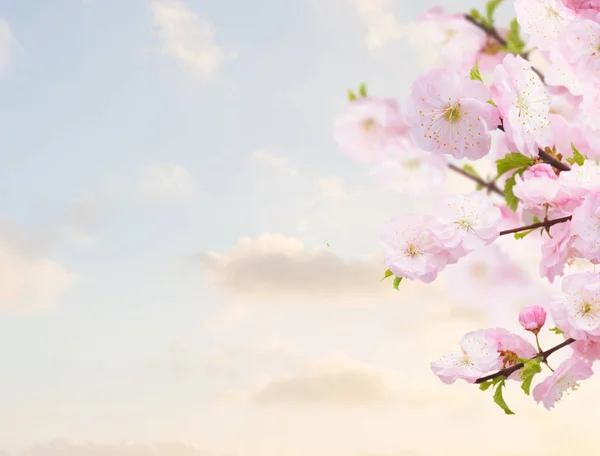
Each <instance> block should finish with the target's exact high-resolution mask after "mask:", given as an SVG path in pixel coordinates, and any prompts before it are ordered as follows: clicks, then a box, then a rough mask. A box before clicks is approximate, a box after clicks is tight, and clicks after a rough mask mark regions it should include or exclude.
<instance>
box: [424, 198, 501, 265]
mask: <svg viewBox="0 0 600 456" xmlns="http://www.w3.org/2000/svg"><path fill="white" fill-rule="evenodd" d="M435 219H436V223H435V225H433V226H432V228H431V230H432V232H433V233H434V234H435V236H436V238H437V240H438V242H439V243H440V245H441V246H442V247H443V248H445V249H447V250H448V251H450V252H452V254H453V255H454V256H455V258H458V257H460V256H463V255H465V254H466V253H468V252H471V251H473V250H475V249H478V248H480V247H483V246H485V245H488V244H491V243H492V242H494V240H495V239H496V238H497V237H498V234H499V232H500V223H501V221H502V214H501V212H500V210H499V209H498V208H497V207H496V206H494V204H493V203H492V201H491V200H490V199H489V198H488V197H487V196H486V195H485V194H483V193H482V192H475V193H471V194H468V195H454V196H447V197H446V198H445V199H444V200H443V201H442V203H441V204H440V206H439V209H438V210H437V212H436V217H435Z"/></svg>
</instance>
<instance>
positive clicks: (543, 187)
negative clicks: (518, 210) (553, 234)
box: [513, 163, 561, 216]
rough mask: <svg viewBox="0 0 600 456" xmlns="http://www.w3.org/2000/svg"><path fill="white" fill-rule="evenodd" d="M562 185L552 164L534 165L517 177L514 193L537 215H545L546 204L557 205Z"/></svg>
mask: <svg viewBox="0 0 600 456" xmlns="http://www.w3.org/2000/svg"><path fill="white" fill-rule="evenodd" d="M560 189H561V186H560V183H559V182H558V176H557V175H556V173H555V172H554V170H553V169H552V166H550V165H548V164H546V163H539V164H537V165H533V166H531V167H529V168H527V170H526V171H525V172H524V173H523V174H521V175H520V176H519V175H517V176H516V177H515V186H514V187H513V193H514V194H515V196H516V197H517V198H519V199H520V200H521V201H522V202H523V204H524V205H525V206H526V207H527V208H528V209H530V210H532V211H533V212H534V213H535V214H536V215H538V216H539V215H542V216H544V215H545V208H546V205H556V203H557V200H558V196H559V192H560Z"/></svg>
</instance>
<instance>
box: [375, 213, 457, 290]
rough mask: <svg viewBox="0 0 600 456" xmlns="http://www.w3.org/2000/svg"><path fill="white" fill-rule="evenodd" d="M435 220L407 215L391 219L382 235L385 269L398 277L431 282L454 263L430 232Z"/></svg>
mask: <svg viewBox="0 0 600 456" xmlns="http://www.w3.org/2000/svg"><path fill="white" fill-rule="evenodd" d="M432 224H433V219H432V218H431V217H428V216H419V215H406V216H403V217H402V218H396V219H394V220H392V221H391V222H390V223H389V224H388V225H387V226H386V228H385V230H384V233H383V235H382V245H383V248H384V255H385V266H386V267H387V268H388V269H389V270H391V271H392V272H393V273H394V275H396V277H406V278H409V279H414V280H420V281H422V282H424V283H430V282H433V281H434V280H435V278H436V277H437V275H438V273H439V272H440V271H441V270H443V269H444V268H445V267H446V265H447V264H448V263H450V262H452V261H453V260H452V258H451V257H450V255H449V254H448V252H447V251H446V250H445V249H443V248H442V247H440V246H439V243H438V242H437V240H436V239H435V236H434V235H433V233H432V232H431V230H430V227H431V226H432Z"/></svg>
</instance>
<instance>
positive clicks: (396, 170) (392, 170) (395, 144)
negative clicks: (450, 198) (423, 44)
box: [375, 137, 448, 195]
mask: <svg viewBox="0 0 600 456" xmlns="http://www.w3.org/2000/svg"><path fill="white" fill-rule="evenodd" d="M447 170H448V162H447V161H446V160H445V159H444V158H443V157H441V156H439V155H436V154H433V153H431V152H426V151H424V150H421V149H419V148H418V147H417V146H415V145H414V143H413V142H412V141H411V140H410V138H404V137H397V138H393V139H391V140H390V141H389V142H388V144H387V146H386V148H385V150H384V156H383V159H382V161H381V163H380V164H379V165H378V166H377V168H376V170H375V173H376V174H377V176H378V177H379V179H380V180H381V182H382V183H383V184H384V185H385V186H386V187H387V188H389V189H391V190H394V191H397V192H399V193H405V194H411V195H421V194H429V193H431V192H434V191H437V190H439V189H440V188H441V187H442V185H444V182H445V180H446V174H447Z"/></svg>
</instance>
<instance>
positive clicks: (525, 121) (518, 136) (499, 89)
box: [492, 54, 554, 156]
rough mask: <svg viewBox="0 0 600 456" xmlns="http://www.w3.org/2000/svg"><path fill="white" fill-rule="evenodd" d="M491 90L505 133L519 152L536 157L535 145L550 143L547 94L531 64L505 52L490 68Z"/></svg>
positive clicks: (551, 140) (549, 144) (548, 99)
mask: <svg viewBox="0 0 600 456" xmlns="http://www.w3.org/2000/svg"><path fill="white" fill-rule="evenodd" d="M492 93H493V100H494V102H495V103H496V104H497V105H498V108H499V110H500V114H501V116H502V118H503V119H504V129H505V131H506V134H507V135H508V137H509V138H510V139H511V140H512V142H513V143H514V144H515V145H516V146H517V148H518V150H519V151H520V152H522V153H525V154H528V155H530V156H537V150H538V147H541V148H544V147H546V146H551V145H552V143H553V142H554V141H553V135H552V131H551V129H550V128H549V127H550V121H549V120H548V114H549V112H550V97H549V95H548V92H547V90H546V88H545V87H544V84H543V83H542V81H541V80H540V78H539V77H538V75H537V74H535V73H534V72H533V70H532V69H531V64H529V63H528V62H527V61H526V60H524V59H523V58H522V57H520V56H516V57H515V56H514V55H512V54H509V55H507V56H506V57H505V58H504V60H503V62H502V65H498V66H497V67H496V68H495V70H494V85H493V87H492Z"/></svg>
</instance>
